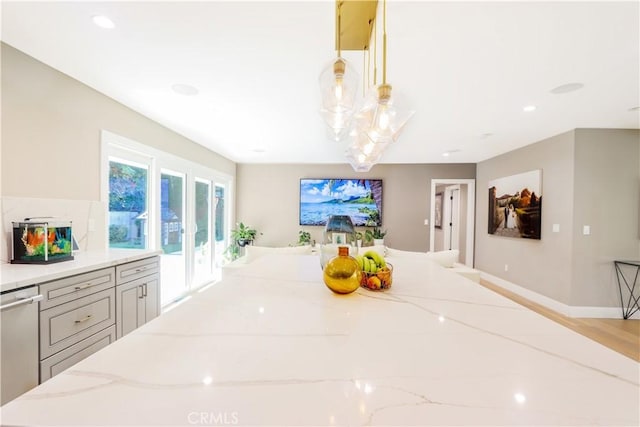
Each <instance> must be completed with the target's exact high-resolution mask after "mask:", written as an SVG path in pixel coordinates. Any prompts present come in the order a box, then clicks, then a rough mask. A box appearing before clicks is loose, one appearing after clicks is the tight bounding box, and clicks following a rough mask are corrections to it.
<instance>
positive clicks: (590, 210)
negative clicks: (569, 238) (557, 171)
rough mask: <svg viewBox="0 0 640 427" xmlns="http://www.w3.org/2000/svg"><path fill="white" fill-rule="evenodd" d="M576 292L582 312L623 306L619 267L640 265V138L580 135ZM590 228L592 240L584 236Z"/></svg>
mask: <svg viewBox="0 0 640 427" xmlns="http://www.w3.org/2000/svg"><path fill="white" fill-rule="evenodd" d="M575 135H576V145H575V169H574V173H575V183H576V186H575V192H574V212H573V215H574V223H575V227H574V229H573V263H572V272H573V286H572V288H571V297H570V301H571V304H572V305H577V306H590V305H599V306H615V307H618V306H619V305H620V299H619V296H618V288H617V282H616V278H615V270H614V267H613V261H614V260H616V259H618V260H628V259H633V260H640V250H638V241H639V239H638V217H639V216H640V215H639V211H638V204H639V198H640V162H638V153H639V152H640V132H639V131H637V130H624V129H611V130H610V129H577V130H576V131H575ZM584 225H589V226H590V228H591V234H590V235H588V236H585V235H583V233H582V231H583V230H582V229H583V226H584Z"/></svg>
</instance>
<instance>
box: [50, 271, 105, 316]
mask: <svg viewBox="0 0 640 427" xmlns="http://www.w3.org/2000/svg"><path fill="white" fill-rule="evenodd" d="M113 286H115V269H114V268H113V267H111V268H105V269H102V270H96V271H91V272H89V273H83V274H78V275H77V276H71V277H65V278H64V279H60V280H54V281H52V282H46V283H42V284H40V292H41V293H42V295H43V296H44V299H43V300H42V301H40V310H46V309H48V308H51V307H55V306H56V305H60V304H64V303H67V302H69V301H73V300H75V299H76V298H81V297H84V296H87V295H91V294H94V293H96V292H100V291H103V290H105V289H109V288H111V287H113Z"/></svg>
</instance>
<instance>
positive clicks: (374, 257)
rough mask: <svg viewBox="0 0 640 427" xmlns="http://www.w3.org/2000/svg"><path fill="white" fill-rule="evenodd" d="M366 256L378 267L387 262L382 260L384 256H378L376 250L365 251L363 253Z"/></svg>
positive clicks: (385, 264)
mask: <svg viewBox="0 0 640 427" xmlns="http://www.w3.org/2000/svg"><path fill="white" fill-rule="evenodd" d="M364 256H365V257H366V258H371V259H372V260H373V261H374V262H375V263H376V265H377V266H378V267H386V266H387V263H386V261H385V260H384V257H382V256H380V254H379V253H378V252H376V251H367V252H365V253H364Z"/></svg>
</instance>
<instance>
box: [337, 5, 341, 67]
mask: <svg viewBox="0 0 640 427" xmlns="http://www.w3.org/2000/svg"><path fill="white" fill-rule="evenodd" d="M341 8H342V2H341V1H339V2H338V58H340V57H342V51H341V49H340V41H341V39H342V22H341V21H342V13H340V12H341V11H340V9H341Z"/></svg>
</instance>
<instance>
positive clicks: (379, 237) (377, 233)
mask: <svg viewBox="0 0 640 427" xmlns="http://www.w3.org/2000/svg"><path fill="white" fill-rule="evenodd" d="M364 234H365V238H366V240H367V242H371V241H373V244H374V245H384V236H385V235H386V234H387V231H386V230H385V231H382V230H381V229H380V228H378V227H373V229H369V230H367V231H365V233H364Z"/></svg>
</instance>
